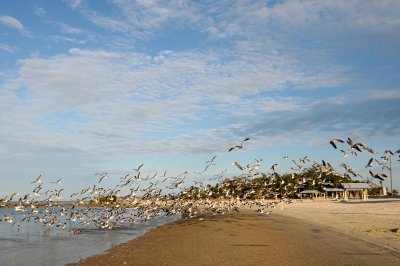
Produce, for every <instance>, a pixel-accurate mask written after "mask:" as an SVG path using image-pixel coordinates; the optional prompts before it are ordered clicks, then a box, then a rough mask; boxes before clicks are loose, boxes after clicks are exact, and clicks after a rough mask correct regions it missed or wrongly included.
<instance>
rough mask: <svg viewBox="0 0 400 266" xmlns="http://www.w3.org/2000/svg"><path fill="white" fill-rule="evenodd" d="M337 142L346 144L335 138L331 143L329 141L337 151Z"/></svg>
mask: <svg viewBox="0 0 400 266" xmlns="http://www.w3.org/2000/svg"><path fill="white" fill-rule="evenodd" d="M336 142H340V143H344V141H343V140H342V139H339V138H334V139H332V140H331V141H329V143H330V144H331V145H332V146H333V148H335V149H337V147H336Z"/></svg>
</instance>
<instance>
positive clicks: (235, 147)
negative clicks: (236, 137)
mask: <svg viewBox="0 0 400 266" xmlns="http://www.w3.org/2000/svg"><path fill="white" fill-rule="evenodd" d="M248 140H250V138H245V139H244V140H242V142H241V143H240V145H235V146H233V147H231V148H230V149H229V150H228V152H230V151H233V150H235V149H238V150H240V149H243V143H245V142H246V141H248Z"/></svg>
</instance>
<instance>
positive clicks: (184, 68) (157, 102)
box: [0, 0, 400, 196]
mask: <svg viewBox="0 0 400 266" xmlns="http://www.w3.org/2000/svg"><path fill="white" fill-rule="evenodd" d="M399 14H400V1H397V0H393V1H390V0H379V1H363V0H360V1H357V0H353V1H348V0H324V1H313V0H310V1H298V0H292V1H278V0H277V1H269V0H268V1H261V0H259V1H231V0H229V1H223V0H222V1H186V0H171V1H170V0H167V1H155V0H137V1H133V0H132V1H131V0H126V1H122V0H99V1H95V0H63V1H62V0H60V1H53V0H52V1H50V0H47V1H45V0H41V1H40V0H27V1H14V0H1V1H0V58H1V60H0V169H1V171H2V174H1V176H0V196H4V195H7V194H10V193H13V192H21V193H26V192H29V191H31V189H32V186H33V185H32V184H31V182H32V181H33V180H34V179H35V178H36V177H37V176H38V175H42V179H43V182H50V181H55V180H56V179H57V178H59V177H62V178H63V181H62V182H63V187H64V188H65V190H66V191H69V192H71V191H80V189H81V188H83V187H86V186H87V185H90V184H95V183H96V182H97V177H96V175H95V173H98V172H107V173H108V175H109V178H108V179H107V181H105V183H104V184H105V185H110V186H112V184H113V182H114V183H115V182H116V183H118V177H119V176H121V175H125V174H128V173H132V171H133V169H134V168H136V167H137V166H138V165H140V164H143V170H142V171H143V172H144V174H146V173H147V174H154V173H158V174H160V173H162V172H164V171H166V170H167V171H168V174H169V175H176V174H179V173H182V172H184V171H188V172H189V173H190V175H189V177H188V182H189V181H191V182H194V181H196V180H197V181H198V180H205V181H208V180H209V179H211V178H212V177H214V176H215V175H217V174H218V173H221V172H222V171H225V169H226V175H227V176H232V175H237V174H240V171H238V169H237V168H235V167H234V166H233V165H232V162H234V161H237V162H240V163H241V164H243V165H246V164H250V165H252V164H254V163H255V160H254V159H262V160H263V161H262V164H261V165H260V171H261V172H265V173H268V172H270V171H271V170H270V166H271V165H272V164H274V163H278V166H277V171H278V172H280V173H285V172H289V171H290V167H291V160H292V159H293V160H297V159H299V158H301V157H304V156H306V155H307V156H308V157H309V158H311V159H312V160H315V161H318V162H321V160H322V159H324V160H325V161H328V162H331V163H332V165H335V169H336V170H337V171H338V172H344V169H343V168H341V167H340V166H339V164H340V163H342V162H345V163H346V164H349V165H350V166H351V167H353V169H354V170H356V171H357V172H359V173H360V174H362V175H363V177H364V178H365V179H366V178H369V177H370V175H369V173H368V170H372V171H373V172H377V171H380V169H379V168H378V167H377V166H375V168H372V169H366V168H365V165H366V163H367V162H368V160H369V158H371V156H372V157H374V158H377V159H379V158H380V156H382V155H383V152H384V151H385V150H386V149H391V150H393V151H396V150H398V149H400V137H399V136H400V87H399V86H400V75H399V73H400V16H399ZM334 137H340V138H343V139H346V138H348V137H350V138H351V139H353V140H354V141H355V142H362V143H364V144H366V145H368V146H369V147H371V148H373V149H374V151H375V152H376V154H374V155H371V154H365V152H364V153H362V154H359V155H358V156H357V157H355V156H349V157H346V158H343V157H342V154H341V152H340V151H339V150H340V149H346V150H347V147H346V144H340V145H341V146H340V145H339V146H340V147H338V149H337V150H335V149H333V147H332V146H331V145H330V144H329V141H330V140H331V139H332V138H334ZM245 138H250V140H249V141H247V142H245V143H244V145H243V149H240V150H235V151H233V152H228V149H229V148H230V147H231V146H234V145H236V144H239V143H240V142H241V141H242V140H243V139H245ZM284 155H288V156H289V160H282V157H283V156H284ZM213 156H217V157H216V158H215V161H214V163H215V165H212V166H210V167H209V168H208V169H207V171H206V172H205V173H203V174H201V175H199V174H195V173H194V172H201V171H202V170H203V169H204V167H205V166H206V164H205V162H206V161H207V160H210V159H211V158H212V157H213ZM397 159H399V157H398V154H396V156H394V157H393V165H392V168H393V184H394V188H395V189H397V190H399V189H400V162H399V161H398V160H397ZM107 182H108V183H107ZM210 182H212V181H210ZM384 185H386V186H389V182H388V181H385V182H384Z"/></svg>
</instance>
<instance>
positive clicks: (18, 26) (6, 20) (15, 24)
mask: <svg viewBox="0 0 400 266" xmlns="http://www.w3.org/2000/svg"><path fill="white" fill-rule="evenodd" d="M0 23H1V24H3V25H5V26H7V27H9V28H12V29H14V30H17V31H19V32H20V33H21V34H22V35H24V36H27V37H32V34H31V33H30V32H29V31H28V30H27V29H26V28H25V27H24V25H22V23H21V22H20V21H19V20H18V19H16V18H14V17H11V16H7V15H0Z"/></svg>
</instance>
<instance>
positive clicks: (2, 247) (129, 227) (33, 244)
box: [0, 208, 178, 266]
mask: <svg viewBox="0 0 400 266" xmlns="http://www.w3.org/2000/svg"><path fill="white" fill-rule="evenodd" d="M10 214H12V216H13V222H12V223H9V222H7V221H1V222H0V265H49V266H50V265H51V266H53V265H65V264H66V263H72V262H77V261H78V260H80V259H83V258H87V257H90V256H93V255H96V254H101V253H103V252H104V251H106V250H108V249H110V248H111V247H113V246H115V245H118V244H121V243H124V242H127V241H129V240H131V239H134V238H137V237H139V236H141V235H143V234H144V233H146V232H147V231H149V230H150V229H152V228H155V227H157V226H160V225H162V224H165V223H169V222H172V221H174V220H177V219H178V216H160V217H158V218H155V219H150V220H148V221H146V222H135V223H132V224H126V225H123V226H121V227H119V228H113V229H98V228H95V227H94V226H91V227H81V228H79V233H78V234H73V233H72V232H71V231H70V228H69V227H68V226H67V227H66V228H65V229H62V228H58V227H56V226H43V224H42V223H35V222H34V221H30V222H27V221H23V222H21V220H22V219H23V214H22V213H21V212H15V211H14V209H10V208H0V217H1V218H3V217H4V215H10ZM15 221H18V223H19V226H18V224H15V225H14V226H12V224H13V223H14V222H15Z"/></svg>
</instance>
